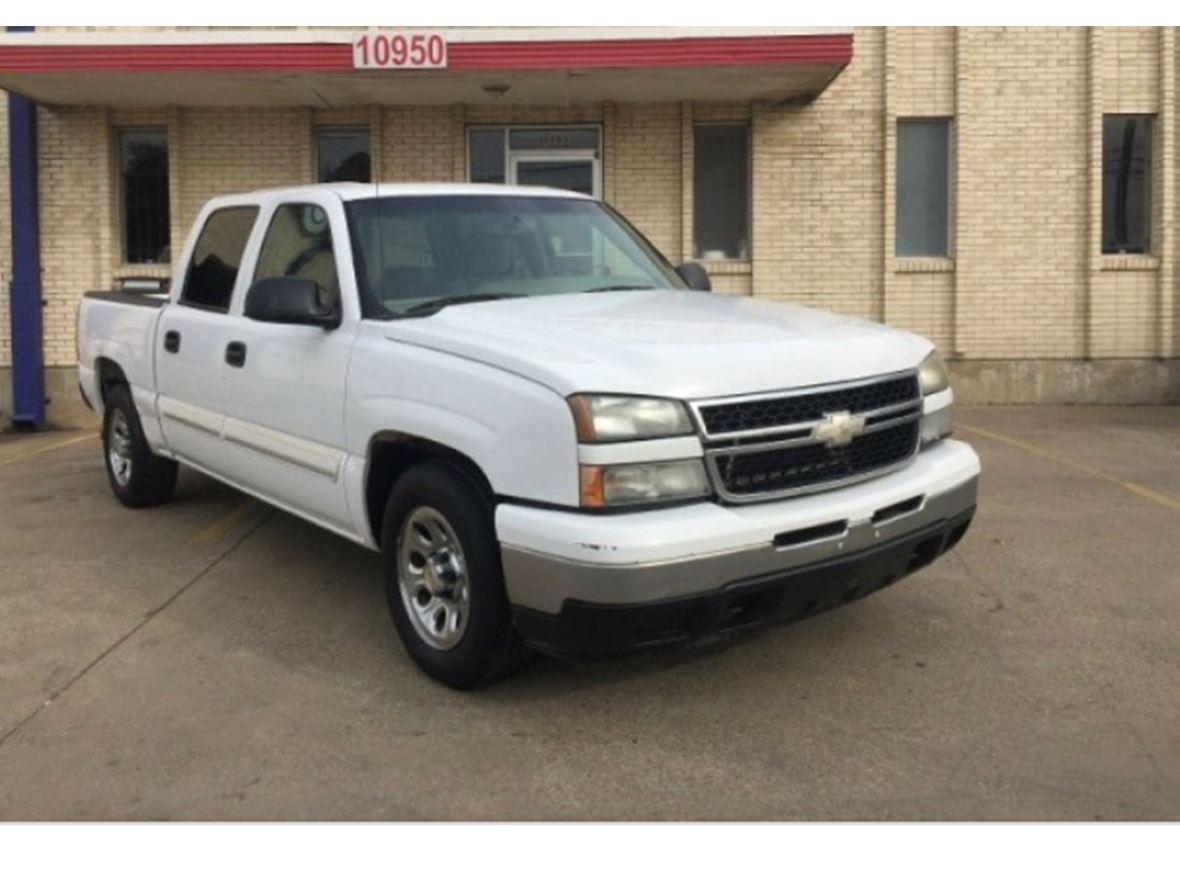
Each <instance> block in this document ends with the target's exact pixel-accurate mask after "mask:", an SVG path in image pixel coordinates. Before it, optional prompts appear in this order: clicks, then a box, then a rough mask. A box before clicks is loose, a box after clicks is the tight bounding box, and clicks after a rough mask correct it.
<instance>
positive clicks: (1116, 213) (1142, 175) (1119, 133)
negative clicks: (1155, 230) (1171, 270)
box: [1102, 114, 1151, 254]
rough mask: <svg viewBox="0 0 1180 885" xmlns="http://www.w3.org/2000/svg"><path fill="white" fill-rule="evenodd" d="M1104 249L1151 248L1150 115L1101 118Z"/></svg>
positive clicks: (1130, 250) (1135, 250)
mask: <svg viewBox="0 0 1180 885" xmlns="http://www.w3.org/2000/svg"><path fill="white" fill-rule="evenodd" d="M1102 251H1103V252H1109V253H1116V254H1117V253H1120V252H1123V253H1147V252H1150V251H1151V117H1148V116H1145V115H1142V114H1107V115H1105V116H1104V117H1103V118H1102Z"/></svg>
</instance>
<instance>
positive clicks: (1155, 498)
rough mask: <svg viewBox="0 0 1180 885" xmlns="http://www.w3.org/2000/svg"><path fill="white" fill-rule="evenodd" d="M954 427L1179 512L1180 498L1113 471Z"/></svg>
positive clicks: (980, 431)
mask: <svg viewBox="0 0 1180 885" xmlns="http://www.w3.org/2000/svg"><path fill="white" fill-rule="evenodd" d="M955 428H956V429H959V428H962V429H963V430H966V431H967V432H969V433H974V434H977V435H978V436H982V437H984V438H985V439H990V440H994V441H995V442H999V443H1003V444H1004V445H1008V446H1012V447H1013V448H1016V449H1021V450H1022V451H1025V452H1028V453H1029V454H1030V455H1036V456H1037V457H1039V458H1044V459H1045V460H1046V461H1052V462H1053V463H1054V464H1060V465H1061V466H1062V467H1069V468H1070V469H1072V470H1077V471H1079V472H1081V473H1088V474H1089V475H1090V476H1096V477H1098V478H1099V479H1104V480H1106V481H1107V482H1112V483H1114V484H1115V485H1117V486H1121V487H1122V488H1123V489H1124V490H1125V491H1128V492H1130V493H1131V494H1132V495H1137V496H1139V497H1140V498H1143V499H1145V500H1147V501H1151V502H1152V503H1153V504H1158V505H1159V506H1161V507H1166V508H1167V509H1169V510H1175V511H1177V512H1180V500H1177V499H1176V498H1173V497H1172V496H1171V495H1165V494H1164V493H1163V492H1159V491H1156V490H1155V489H1153V488H1150V487H1149V486H1145V485H1141V484H1139V483H1137V482H1130V481H1129V480H1125V479H1123V478H1122V477H1121V476H1117V475H1116V474H1113V473H1108V472H1107V471H1105V470H1099V469H1098V468H1096V467H1091V466H1090V465H1089V464H1083V463H1082V462H1081V461H1075V460H1074V459H1073V458H1068V457H1066V456H1064V455H1058V454H1057V453H1056V452H1052V451H1050V450H1049V449H1046V448H1042V447H1041V446H1038V445H1034V444H1033V443H1030V442H1025V441H1024V440H1022V439H1017V438H1016V437H1014V436H1007V435H1006V434H1003V433H997V432H996V431H994V430H984V429H983V428H982V427H973V426H972V425H970V424H964V423H963V422H962V421H956V422H955Z"/></svg>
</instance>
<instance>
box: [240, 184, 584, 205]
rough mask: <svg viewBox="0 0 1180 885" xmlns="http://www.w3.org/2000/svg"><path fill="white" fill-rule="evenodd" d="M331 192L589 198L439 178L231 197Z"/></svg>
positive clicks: (346, 195)
mask: <svg viewBox="0 0 1180 885" xmlns="http://www.w3.org/2000/svg"><path fill="white" fill-rule="evenodd" d="M323 194H335V195H336V196H338V197H339V198H340V199H341V200H344V201H345V202H349V201H351V200H368V199H372V198H374V197H566V198H571V199H578V200H592V199H594V198H593V197H588V196H586V195H585V194H580V193H577V192H575V191H564V190H558V189H557V188H551V187H520V186H516V185H506V184H455V183H453V182H451V183H446V182H440V183H438V184H426V183H415V184H398V183H387V182H381V183H376V184H357V183H355V182H330V183H327V184H308V185H302V186H299V187H285V188H270V189H267V190H259V191H252V192H250V193H244V194H236V195H234V197H233V198H235V199H242V200H246V199H255V200H261V199H267V200H269V199H274V198H276V197H278V198H279V199H299V198H301V197H302V198H304V199H306V198H307V197H310V196H322V195H323Z"/></svg>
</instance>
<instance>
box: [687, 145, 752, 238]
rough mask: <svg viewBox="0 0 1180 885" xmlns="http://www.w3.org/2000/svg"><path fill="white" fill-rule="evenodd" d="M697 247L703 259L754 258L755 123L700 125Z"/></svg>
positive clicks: (696, 161)
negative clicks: (752, 158) (752, 172)
mask: <svg viewBox="0 0 1180 885" xmlns="http://www.w3.org/2000/svg"><path fill="white" fill-rule="evenodd" d="M694 132H695V139H694V154H693V155H694V160H693V213H692V214H693V224H692V230H693V251H694V252H695V254H696V257H697V258H703V259H706V260H717V259H726V258H749V257H750V127H749V126H747V125H746V124H745V123H736V124H729V123H727V124H724V125H713V124H710V125H700V126H697V127H696V128H695V130H694Z"/></svg>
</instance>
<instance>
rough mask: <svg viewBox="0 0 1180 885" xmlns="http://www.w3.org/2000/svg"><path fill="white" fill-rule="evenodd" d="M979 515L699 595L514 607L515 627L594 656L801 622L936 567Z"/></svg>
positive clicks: (566, 652) (567, 651) (564, 650)
mask: <svg viewBox="0 0 1180 885" xmlns="http://www.w3.org/2000/svg"><path fill="white" fill-rule="evenodd" d="M974 513H975V508H974V507H971V508H969V509H967V510H965V511H963V512H961V513H959V514H956V515H955V516H953V517H951V518H950V519H946V520H941V521H939V522H937V523H935V524H933V525H930V526H927V527H926V528H924V529H921V530H919V531H916V532H913V533H911V534H908V535H905V536H903V537H901V538H896V539H894V540H891V541H889V542H887V543H885V544H881V545H878V546H875V547H871V548H869V549H868V550H862V551H860V552H858V553H853V554H850V555H848V556H841V557H837V558H836V559H829V560H826V561H824V562H820V563H814V564H812V565H805V566H801V567H798V568H795V569H790V570H787V571H783V572H777V573H775V574H770V575H761V576H759V577H755V578H747V579H743V580H738V581H734V582H732V583H730V584H727V585H725V586H724V587H721V588H720V589H719V590H715V591H713V592H709V593H703V594H699V595H695V596H689V597H685V598H680V599H670V600H665V601H663V602H656V603H647V604H633V605H601V604H596V603H591V602H579V601H576V600H569V601H567V602H566V603H565V605H564V606H563V607H562V609H561V612H560V613H558V614H555V615H553V614H545V613H544V612H539V611H536V610H535V609H529V608H522V607H515V608H514V609H513V615H514V617H515V621H516V629H517V631H518V632H519V633H520V635H521V637H522V638H523V639H524V640H525V641H526V642H527V643H529V644H530V645H532V646H534V647H536V648H539V649H541V650H542V651H547V652H549V653H551V654H556V655H563V656H570V657H578V658H594V657H604V656H609V655H617V654H624V653H626V652H629V651H638V650H641V649H645V648H653V647H656V646H660V645H669V644H672V643H679V642H687V641H690V640H693V639H698V638H701V637H705V636H719V635H722V634H725V633H729V632H732V631H735V630H740V629H744V628H750V627H755V626H758V625H760V624H764V623H768V622H777V623H788V622H790V621H798V620H802V619H803V618H807V617H811V616H812V615H817V614H819V613H820V612H824V611H827V610H829V609H832V608H836V607H837V606H840V605H844V604H846V603H849V602H854V601H855V600H858V599H863V598H864V597H865V596H868V595H869V594H870V593H875V592H876V591H878V590H882V589H884V588H885V587H888V586H889V585H890V584H892V583H894V582H895V581H898V580H900V579H901V578H903V577H905V576H906V575H909V574H913V573H914V572H915V571H917V570H918V569H920V568H922V567H924V566H927V565H929V564H930V563H931V562H933V561H934V560H935V559H937V558H938V557H939V556H941V555H942V554H944V553H946V552H947V551H949V550H950V549H951V548H952V547H954V546H955V545H956V544H957V543H959V541H960V540H961V539H962V537H963V535H964V534H965V533H966V532H967V527H968V526H969V525H970V524H971V518H972V516H973V515H974Z"/></svg>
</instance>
